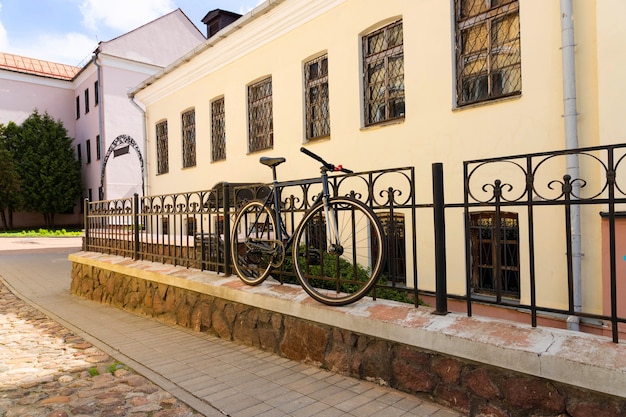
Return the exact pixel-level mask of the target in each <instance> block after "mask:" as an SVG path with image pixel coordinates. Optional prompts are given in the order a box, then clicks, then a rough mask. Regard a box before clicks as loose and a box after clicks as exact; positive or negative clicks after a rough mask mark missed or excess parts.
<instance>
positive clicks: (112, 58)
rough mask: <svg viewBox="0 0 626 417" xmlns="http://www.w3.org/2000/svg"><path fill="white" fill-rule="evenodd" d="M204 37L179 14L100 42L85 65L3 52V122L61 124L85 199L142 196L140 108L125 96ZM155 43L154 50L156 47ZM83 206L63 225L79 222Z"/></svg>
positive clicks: (34, 222) (24, 217) (27, 220)
mask: <svg viewBox="0 0 626 417" xmlns="http://www.w3.org/2000/svg"><path fill="white" fill-rule="evenodd" d="M204 40H205V37H204V36H203V35H202V33H201V32H200V31H199V30H198V28H197V27H196V26H195V25H194V24H193V23H192V22H191V21H190V20H189V19H188V18H187V16H186V15H185V14H184V13H183V12H182V11H181V10H180V9H178V10H175V11H173V12H171V13H169V14H167V15H165V16H162V17H160V18H158V19H156V20H154V21H152V22H150V23H147V24H146V25H143V26H141V27H139V28H137V29H135V30H133V31H131V32H128V33H126V34H124V35H121V36H119V37H117V38H115V39H112V40H110V41H103V42H100V43H99V44H98V47H97V48H96V49H95V51H94V54H93V59H92V60H91V61H89V62H88V63H87V64H86V65H84V66H83V67H82V68H78V67H72V66H67V65H62V64H56V63H51V62H45V61H41V60H37V59H32V58H25V57H19V56H15V55H9V54H2V55H0V58H1V59H2V60H3V62H2V61H0V89H1V90H2V95H1V96H0V123H4V124H6V123H8V122H9V121H13V122H15V123H17V124H20V123H22V121H23V120H24V119H26V118H27V117H28V115H30V114H31V113H32V111H33V110H34V109H35V108H36V109H38V110H39V112H40V113H43V112H45V111H47V112H48V113H49V114H50V115H51V116H52V117H54V118H55V119H58V120H61V121H62V122H63V125H64V126H65V128H66V129H67V131H68V135H69V136H70V137H72V138H74V143H75V147H76V152H77V156H78V159H79V160H80V161H81V166H82V178H83V187H84V197H85V198H89V199H90V200H97V199H102V198H110V199H115V198H123V197H128V196H132V195H133V194H134V193H139V194H143V192H144V182H145V170H146V161H145V155H144V154H145V144H144V140H143V138H144V132H143V126H144V122H143V109H142V108H141V107H140V106H139V105H137V104H136V103H132V102H131V101H130V100H129V99H128V96H127V92H128V90H129V89H131V88H132V87H134V86H136V85H137V84H138V83H140V82H141V81H142V80H144V79H145V78H147V77H149V76H150V75H152V74H155V73H157V72H158V71H161V70H162V69H163V68H165V67H166V66H167V65H168V64H170V63H171V62H173V61H174V60H175V59H176V58H178V57H179V56H180V55H182V54H184V53H186V52H188V51H190V50H192V49H193V48H194V47H196V46H197V45H199V44H201V43H202V42H203V41H204ZM155 45H157V47H155ZM81 207H82V206H80V205H77V207H76V208H75V210H74V214H73V215H70V214H64V215H61V216H60V217H59V219H58V220H59V223H61V224H64V225H65V224H81V223H82V216H81V214H80V212H81ZM39 217H40V216H38V215H35V214H30V213H20V214H19V215H16V217H15V219H14V226H15V227H29V226H39V225H40V220H39Z"/></svg>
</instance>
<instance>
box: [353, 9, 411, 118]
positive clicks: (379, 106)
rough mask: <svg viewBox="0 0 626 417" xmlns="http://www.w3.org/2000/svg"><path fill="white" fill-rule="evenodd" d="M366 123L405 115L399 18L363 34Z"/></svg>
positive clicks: (401, 40) (402, 51)
mask: <svg viewBox="0 0 626 417" xmlns="http://www.w3.org/2000/svg"><path fill="white" fill-rule="evenodd" d="M363 82H364V86H363V91H364V95H365V97H364V98H365V106H364V107H365V119H364V120H365V125H366V126H369V125H373V124H376V123H381V122H385V121H387V120H393V119H401V118H404V36H403V33H402V20H399V21H397V22H394V23H392V24H390V25H387V26H385V27H383V28H381V29H379V30H377V31H375V32H372V33H370V34H368V35H366V36H364V37H363Z"/></svg>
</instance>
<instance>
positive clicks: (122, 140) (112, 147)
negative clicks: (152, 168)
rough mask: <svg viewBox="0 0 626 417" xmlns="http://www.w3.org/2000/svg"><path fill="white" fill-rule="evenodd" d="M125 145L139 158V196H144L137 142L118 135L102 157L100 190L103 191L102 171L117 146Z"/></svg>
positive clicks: (142, 175)
mask: <svg viewBox="0 0 626 417" xmlns="http://www.w3.org/2000/svg"><path fill="white" fill-rule="evenodd" d="M125 143H126V144H128V145H129V146H131V147H132V148H133V149H134V150H135V152H137V156H138V157H139V165H140V166H141V194H142V195H145V188H144V181H145V176H144V162H143V156H142V155H141V150H140V149H139V146H138V145H137V142H135V139H133V138H132V137H130V136H128V135H119V136H118V137H116V138H115V140H114V141H113V143H111V145H110V146H109V149H107V152H106V154H105V155H104V160H103V161H102V168H101V171H100V189H101V190H103V191H104V171H105V170H106V166H107V162H108V161H109V157H110V156H111V154H112V153H113V151H115V149H116V148H117V147H118V146H120V145H123V144H125Z"/></svg>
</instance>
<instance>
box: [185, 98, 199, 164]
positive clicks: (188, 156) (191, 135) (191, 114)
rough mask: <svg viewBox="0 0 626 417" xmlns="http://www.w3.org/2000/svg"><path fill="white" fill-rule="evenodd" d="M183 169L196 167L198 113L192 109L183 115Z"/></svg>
mask: <svg viewBox="0 0 626 417" xmlns="http://www.w3.org/2000/svg"><path fill="white" fill-rule="evenodd" d="M181 124H182V130H183V131H182V138H183V168H189V167H193V166H196V111H195V110H194V109H191V110H189V111H186V112H184V113H183V115H182V120H181Z"/></svg>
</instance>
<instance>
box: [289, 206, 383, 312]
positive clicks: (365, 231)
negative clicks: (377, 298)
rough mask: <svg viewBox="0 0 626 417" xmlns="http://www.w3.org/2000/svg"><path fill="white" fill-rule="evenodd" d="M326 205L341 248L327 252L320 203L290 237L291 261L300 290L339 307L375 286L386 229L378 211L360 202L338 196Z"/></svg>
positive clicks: (323, 215) (323, 213) (323, 210)
mask: <svg viewBox="0 0 626 417" xmlns="http://www.w3.org/2000/svg"><path fill="white" fill-rule="evenodd" d="M328 206H329V213H334V217H335V218H336V219H337V228H338V233H339V235H340V238H339V243H340V250H337V251H336V252H337V253H335V254H331V253H329V252H328V251H327V248H328V244H327V240H326V227H325V225H326V221H327V219H326V216H327V215H326V211H325V207H324V204H323V203H319V204H318V205H316V206H315V207H313V208H312V209H311V211H309V212H308V213H307V214H306V215H305V217H304V218H303V219H302V222H301V223H300V226H299V227H298V230H297V231H296V233H295V235H294V241H293V245H294V246H293V264H294V269H295V271H296V274H297V276H298V279H299V280H300V284H301V285H302V288H304V290H305V291H306V292H307V293H308V294H309V295H310V296H311V297H312V298H314V299H315V300H317V301H319V302H321V303H323V304H327V305H331V306H341V305H346V304H350V303H353V302H355V301H357V300H359V299H361V298H362V297H364V296H365V295H366V294H367V293H369V291H370V290H371V289H372V288H373V287H374V285H376V280H377V279H378V276H379V274H380V271H381V269H382V264H383V258H384V252H385V246H384V238H383V236H384V232H383V228H382V225H381V223H380V220H379V219H378V217H377V216H376V214H375V213H374V212H373V211H372V210H371V209H370V208H369V207H367V206H366V205H365V204H363V203H361V202H360V201H357V200H354V199H352V198H348V197H336V198H331V199H330V200H329V202H328ZM375 248H377V249H375ZM339 252H341V253H339Z"/></svg>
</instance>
